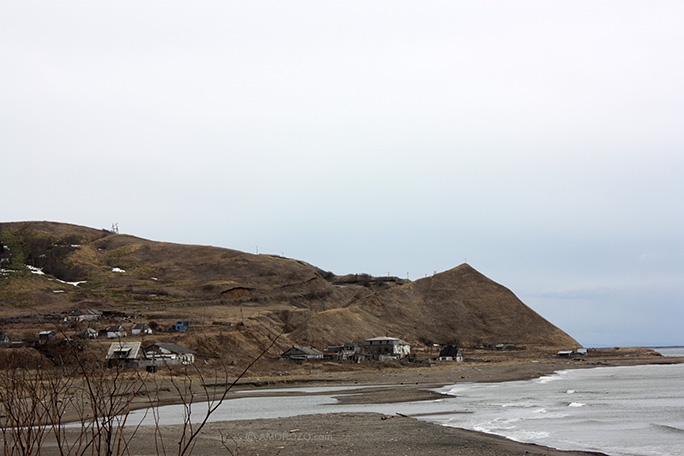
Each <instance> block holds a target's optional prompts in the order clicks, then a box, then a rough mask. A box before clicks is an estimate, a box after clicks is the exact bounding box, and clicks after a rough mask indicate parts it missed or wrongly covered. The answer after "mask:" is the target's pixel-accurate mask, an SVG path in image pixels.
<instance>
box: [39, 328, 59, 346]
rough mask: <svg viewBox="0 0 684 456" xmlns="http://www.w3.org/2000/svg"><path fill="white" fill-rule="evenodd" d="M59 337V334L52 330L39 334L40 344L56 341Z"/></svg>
mask: <svg viewBox="0 0 684 456" xmlns="http://www.w3.org/2000/svg"><path fill="white" fill-rule="evenodd" d="M56 337H57V333H56V332H54V331H51V330H46V331H41V332H39V333H38V342H40V343H41V344H44V343H45V342H48V341H50V340H54V339H55V338H56Z"/></svg>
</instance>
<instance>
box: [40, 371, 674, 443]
mask: <svg viewBox="0 0 684 456" xmlns="http://www.w3.org/2000/svg"><path fill="white" fill-rule="evenodd" d="M682 361H684V360H683V359H680V358H650V359H625V358H621V359H610V360H602V361H601V362H600V363H587V362H575V361H563V362H558V361H553V362H552V361H546V362H535V363H522V364H499V363H496V364H481V365H468V364H459V365H453V366H452V367H448V368H444V367H442V368H437V369H435V368H425V369H422V368H418V369H387V370H380V371H375V372H364V371H362V372H353V373H344V372H342V373H336V374H331V375H321V376H317V377H309V378H299V379H283V382H281V383H280V384H279V383H277V380H275V379H268V378H250V379H245V381H244V382H242V383H241V384H240V385H238V387H236V388H235V390H234V391H231V393H230V394H229V395H228V399H227V400H228V401H230V400H231V399H232V398H237V397H245V396H277V395H280V394H286V393H283V392H277V391H268V390H269V389H273V388H278V389H281V388H286V387H296V386H304V385H305V386H332V385H344V386H347V387H348V386H354V385H358V386H359V387H360V388H359V389H358V390H356V389H347V390H345V391H344V394H343V393H340V395H338V396H336V398H337V399H338V400H339V401H340V402H341V403H343V404H345V403H346V404H351V403H394V402H405V401H420V400H432V399H435V398H437V397H439V395H438V394H437V393H434V392H431V391H428V390H427V389H429V388H436V387H439V386H443V385H446V384H452V383H459V382H501V381H511V380H524V379H531V378H536V377H540V376H543V375H548V374H551V373H553V372H555V371H558V370H564V369H576V368H591V367H598V366H609V365H610V366H617V365H635V364H648V363H657V364H663V363H674V362H682ZM255 385H260V386H255ZM348 393H355V394H348ZM312 394H317V393H312ZM320 394H330V393H329V392H328V393H320ZM160 399H161V401H160V402H161V403H163V404H169V403H177V402H178V399H177V397H174V395H173V393H172V392H171V391H168V392H165V393H163V394H162V396H161V398H160ZM144 404H145V401H144V399H143V398H141V399H140V400H137V401H136V403H135V404H134V407H135V408H139V407H141V406H143V405H144ZM157 432H159V433H161V436H162V437H163V441H164V446H163V448H162V446H160V441H159V440H158V439H155V435H156V434H157ZM181 435H182V429H181V427H180V426H161V427H160V428H159V430H158V431H157V430H155V428H154V427H140V428H139V429H138V430H137V431H136V434H135V435H134V436H133V437H132V439H131V441H130V444H129V450H130V454H133V455H157V454H172V453H173V454H177V453H178V439H179V436H181ZM194 445H195V446H194V449H193V452H192V454H195V455H224V454H239V455H276V454H278V455H301V454H321V455H327V454H331V455H332V454H335V455H350V456H351V455H354V456H358V455H360V454H378V455H444V456H446V455H481V456H486V455H493V456H498V455H511V454H515V455H517V454H520V455H587V454H599V453H587V452H581V451H580V452H567V451H560V450H555V449H551V448H546V447H541V446H538V445H531V444H523V443H518V442H513V441H510V440H507V439H505V438H501V437H498V436H493V435H488V434H483V433H478V432H473V431H468V430H462V429H456V428H448V427H443V426H438V425H435V424H430V423H427V422H423V421H420V420H418V419H416V418H414V417H410V416H405V415H400V414H391V415H380V414H376V413H334V414H321V415H306V416H295V417H288V418H278V419H259V420H244V421H224V422H213V423H208V424H207V425H206V426H205V427H204V428H203V429H202V431H201V433H200V434H199V435H198V436H197V439H196V440H195V442H194ZM53 449H54V450H56V448H53ZM45 450H47V451H46V453H45V454H49V453H51V451H50V444H48V445H46V448H45Z"/></svg>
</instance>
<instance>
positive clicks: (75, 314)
mask: <svg viewBox="0 0 684 456" xmlns="http://www.w3.org/2000/svg"><path fill="white" fill-rule="evenodd" d="M101 318H102V314H101V313H100V311H99V310H97V309H76V310H74V311H72V312H71V313H70V314H69V315H67V316H66V317H65V318H64V319H65V320H66V321H97V320H99V319H101Z"/></svg>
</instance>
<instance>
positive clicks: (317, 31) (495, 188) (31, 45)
mask: <svg viewBox="0 0 684 456" xmlns="http://www.w3.org/2000/svg"><path fill="white" fill-rule="evenodd" d="M682 23H684V2H681V1H657V0H655V1H652V0H649V1H629V0H620V1H599V0H591V1H581V0H580V1H577V0H573V1H548V0H542V1H517V2H510V1H499V2H497V1H429V0H420V1H368V0H364V1H354V0H349V1H320V0H316V1H258V2H254V1H242V2H230V1H203V2H191V1H183V2H179V1H175V2H174V1H159V2H155V1H142V2H141V1H117V2H93V1H84V2H68V1H62V2H47V1H45V2H43V1H41V2H35V1H26V0H22V1H6V0H0V151H1V153H2V162H1V163H2V171H3V172H2V184H3V188H4V191H3V197H2V202H1V203H0V208H1V211H0V219H1V220H3V221H19V220H53V221H61V222H69V223H76V224H81V225H86V226H91V227H94V228H109V227H110V226H111V224H112V223H113V222H118V223H119V227H120V230H121V232H125V233H128V234H133V235H137V236H140V237H144V238H148V239H153V240H159V241H170V242H179V243H187V244H209V245H215V246H220V247H227V248H233V249H238V250H243V251H247V252H255V251H256V249H257V246H258V249H259V251H260V252H262V253H277V254H284V255H285V256H288V257H294V258H297V259H301V260H304V261H307V262H309V263H312V264H314V265H316V266H319V267H321V268H323V269H326V270H331V271H333V272H335V273H337V274H345V273H353V272H367V273H371V274H374V275H386V274H388V273H389V274H392V275H398V276H401V277H406V276H407V275H408V276H409V277H410V278H411V279H417V278H421V277H425V275H429V274H432V273H434V272H435V271H437V272H440V271H443V270H447V269H450V268H452V267H454V266H457V265H458V264H460V263H462V262H464V261H465V259H466V258H467V261H468V263H470V264H471V265H472V266H473V267H475V268H476V269H478V270H479V271H481V272H482V273H483V274H485V275H487V276H488V277H490V278H492V279H493V280H495V281H497V282H499V283H501V284H503V285H505V286H507V287H509V288H510V289H512V290H513V291H514V292H515V293H516V294H517V295H518V296H519V297H520V298H521V299H522V300H523V301H524V302H525V303H527V304H528V305H530V306H531V307H532V308H533V309H535V310H536V311H537V312H539V313H540V314H542V315H543V316H544V317H546V318H547V319H549V320H550V321H552V322H553V323H555V324H556V325H558V326H560V327H561V328H562V329H564V330H565V331H566V332H568V333H569V334H570V335H572V336H573V337H575V338H576V339H578V340H579V341H580V342H581V343H583V344H585V345H586V346H598V345H608V346H610V345H647V344H684V336H683V335H682V330H681V329H682V327H684V204H683V201H682V200H683V198H682V197H683V196H684V84H682V81H684V59H683V58H682V57H683V56H684V27H682Z"/></svg>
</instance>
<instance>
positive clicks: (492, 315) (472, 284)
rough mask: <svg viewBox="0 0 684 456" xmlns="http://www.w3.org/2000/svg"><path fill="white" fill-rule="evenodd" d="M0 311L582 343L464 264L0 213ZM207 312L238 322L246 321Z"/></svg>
mask: <svg viewBox="0 0 684 456" xmlns="http://www.w3.org/2000/svg"><path fill="white" fill-rule="evenodd" d="M0 244H2V249H1V251H0V267H1V268H2V273H1V275H0V312H1V313H2V315H0V316H3V317H11V316H17V315H24V314H26V313H27V312H37V313H60V312H67V311H70V310H73V309H75V308H81V307H86V308H100V309H119V310H124V311H133V312H138V313H141V314H144V315H145V316H146V317H147V319H154V320H155V321H159V322H162V323H163V324H170V323H171V322H172V321H174V320H175V319H188V320H193V321H195V322H196V325H195V327H196V328H199V329H198V330H196V331H195V332H193V333H192V334H191V335H189V336H188V337H189V338H190V339H192V341H193V343H195V344H196V345H197V346H199V345H202V346H203V347H214V349H215V350H217V351H220V350H221V349H228V348H230V350H234V351H244V352H245V353H246V355H247V356H249V354H251V353H253V352H254V351H255V350H257V349H258V347H259V346H260V345H262V344H263V341H264V340H267V339H268V338H271V337H273V336H274V335H275V334H278V333H281V332H284V335H283V336H282V337H281V340H280V343H279V348H283V347H286V346H288V345H290V344H294V343H302V344H310V345H314V346H319V347H320V346H324V345H327V344H340V343H343V342H346V341H350V340H357V341H358V340H362V339H364V338H369V337H374V336H378V335H385V334H388V335H391V336H396V337H400V338H402V339H405V340H407V341H409V342H412V343H415V344H427V343H457V344H459V345H464V346H466V345H467V346H475V345H479V344H499V343H510V344H517V345H534V346H546V347H564V348H568V347H570V348H572V347H578V346H580V345H579V344H578V343H577V342H576V341H574V340H573V339H572V338H571V337H570V336H568V335H567V334H565V333H564V332H563V331H561V330H560V329H558V328H557V327H555V326H553V325H552V324H550V323H549V322H548V321H546V320H545V319H544V318H542V317H541V316H539V315H538V314H536V313H535V312H534V311H533V310H532V309H530V308H529V307H527V306H526V305H525V304H523V303H522V302H521V301H520V300H519V299H518V298H517V297H516V296H515V295H514V294H513V293H512V292H511V291H510V290H508V289H507V288H505V287H503V286H501V285H499V284H497V283H495V282H493V281H492V280H490V279H488V278H487V277H485V276H484V275H482V274H480V273H479V272H477V271H475V270H474V269H473V268H472V267H470V266H469V265H466V264H464V265H461V266H458V267H456V268H454V269H452V270H449V271H446V272H443V273H440V274H436V275H434V276H432V277H429V278H425V279H420V280H416V281H414V282H410V281H407V280H401V279H398V278H396V277H371V276H369V275H366V274H359V275H346V276H336V275H334V274H332V273H330V272H326V271H323V270H321V269H319V268H316V267H315V266H313V265H310V264H307V263H305V262H302V261H298V260H294V259H290V258H284V257H279V256H272V255H253V254H248V253H244V252H240V251H236V250H230V249H224V248H218V247H211V246H198V245H180V244H172V243H163V242H154V241H150V240H146V239H141V238H138V237H135V236H130V235H125V234H116V233H112V232H109V231H107V230H97V229H92V228H86V227H82V226H76V225H69V224H64V223H54V222H14V223H0ZM212 322H233V323H235V322H240V323H244V325H241V327H242V329H241V331H232V332H231V331H223V330H222V329H220V330H217V327H214V326H212V325H211V323H212Z"/></svg>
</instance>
